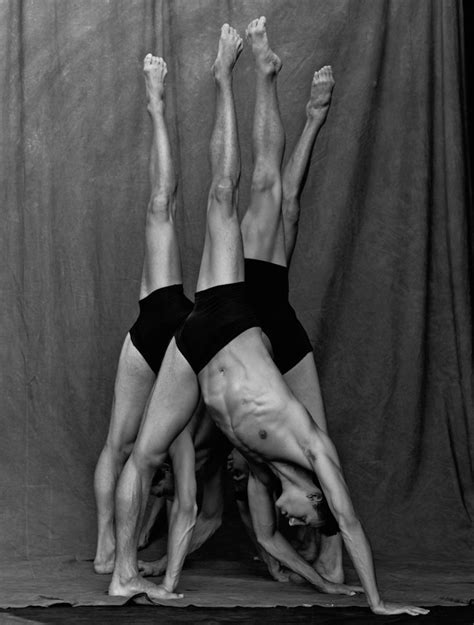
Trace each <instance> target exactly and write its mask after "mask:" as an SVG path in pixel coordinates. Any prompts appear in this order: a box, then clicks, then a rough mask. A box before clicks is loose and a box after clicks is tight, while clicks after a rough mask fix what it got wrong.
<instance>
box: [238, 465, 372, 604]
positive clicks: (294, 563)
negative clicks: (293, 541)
mask: <svg viewBox="0 0 474 625" xmlns="http://www.w3.org/2000/svg"><path fill="white" fill-rule="evenodd" d="M248 498H249V507H250V514H251V517H252V524H253V527H254V530H255V535H256V537H257V541H258V543H259V545H260V546H261V547H262V548H263V549H265V551H267V552H268V553H269V554H270V555H271V556H273V557H274V558H276V559H277V560H278V561H279V562H281V563H282V564H283V565H284V566H286V567H288V568H289V569H290V570H291V571H293V572H295V573H298V575H301V577H304V579H306V580H307V581H308V582H310V583H311V584H313V586H316V588H318V589H319V590H321V591H322V592H326V593H330V594H346V595H354V594H355V593H356V591H357V590H360V589H359V588H358V587H351V586H346V585H345V584H333V583H331V582H328V581H326V580H325V579H323V578H322V577H321V576H320V575H318V573H317V572H316V571H315V570H314V569H313V568H312V567H311V566H310V565H309V564H308V563H307V562H306V561H305V560H303V558H302V557H301V556H300V555H298V553H297V552H296V551H295V550H294V549H293V547H292V546H291V545H290V543H289V542H288V541H287V540H286V538H285V537H284V536H283V535H282V534H280V532H279V531H278V529H277V523H276V513H275V505H274V503H273V499H272V497H271V496H270V493H269V491H268V488H267V486H266V485H265V484H264V482H263V481H262V480H261V479H259V477H258V476H257V475H256V473H255V472H254V470H251V473H250V475H249V481H248Z"/></svg>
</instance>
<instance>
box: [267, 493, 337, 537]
mask: <svg viewBox="0 0 474 625" xmlns="http://www.w3.org/2000/svg"><path fill="white" fill-rule="evenodd" d="M323 501H324V498H323V495H322V493H321V491H320V490H319V489H318V488H317V487H316V486H315V487H314V488H313V489H311V491H310V492H307V491H306V490H301V489H300V488H297V487H295V486H291V487H286V488H284V489H283V492H282V494H281V496H280V497H279V498H278V499H277V501H276V503H275V505H276V506H277V508H278V509H279V510H280V512H281V514H282V515H283V516H284V517H286V518H287V519H288V524H289V525H311V526H312V527H321V526H322V525H324V523H325V522H326V519H325V518H324V516H323V513H322V511H321V510H320V508H321V507H322V506H321V504H322V503H323Z"/></svg>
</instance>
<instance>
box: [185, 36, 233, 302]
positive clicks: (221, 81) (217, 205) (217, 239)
mask: <svg viewBox="0 0 474 625" xmlns="http://www.w3.org/2000/svg"><path fill="white" fill-rule="evenodd" d="M241 50H242V39H241V38H240V37H239V35H238V34H237V32H236V31H235V29H233V28H231V27H230V26H229V25H228V24H224V26H223V27H222V30H221V37H220V40H219V51H218V53H217V58H216V61H215V63H214V66H213V73H214V79H215V83H216V113H215V123H214V129H213V132H212V136H211V142H210V159H211V171H212V181H211V188H210V191H209V199H208V204H207V228H206V237H205V241H204V250H203V253H202V260H201V268H200V271H199V278H198V282H197V290H198V291H202V290H204V289H208V288H210V287H213V286H217V285H220V284H230V283H232V282H240V281H242V280H243V279H244V261H243V252H242V240H241V235H240V228H239V222H238V218H237V186H238V182H239V177H240V154H239V143H238V135H237V121H236V117H235V108H234V96H233V93H232V69H233V67H234V64H235V62H236V60H237V58H238V56H239V54H240V52H241Z"/></svg>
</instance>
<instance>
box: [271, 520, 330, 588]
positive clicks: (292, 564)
mask: <svg viewBox="0 0 474 625" xmlns="http://www.w3.org/2000/svg"><path fill="white" fill-rule="evenodd" d="M259 544H260V545H261V547H262V548H263V549H265V550H266V551H267V552H268V553H269V554H270V555H271V556H273V557H274V558H275V559H276V560H278V561H279V562H280V563H281V564H283V565H284V566H286V567H287V568H288V569H290V570H291V571H293V572H294V573H298V575H301V577H303V578H304V579H306V580H307V581H308V582H310V584H312V585H313V586H315V587H316V588H318V589H319V590H321V591H322V592H326V591H327V589H328V582H326V581H325V580H324V579H323V578H322V577H321V576H320V575H318V573H317V572H316V571H315V570H314V569H313V567H311V566H310V565H309V564H308V563H307V562H305V560H303V558H301V556H299V555H298V553H297V552H296V551H295V550H294V549H293V547H292V546H291V545H290V544H289V543H288V541H287V540H286V539H285V538H284V537H283V536H282V535H281V534H280V532H275V533H274V534H273V536H272V537H271V538H266V539H264V540H259Z"/></svg>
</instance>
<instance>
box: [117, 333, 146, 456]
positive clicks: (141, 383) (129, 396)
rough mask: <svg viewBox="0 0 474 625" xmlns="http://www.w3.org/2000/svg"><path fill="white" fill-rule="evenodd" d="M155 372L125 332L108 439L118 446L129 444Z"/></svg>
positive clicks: (132, 439)
mask: <svg viewBox="0 0 474 625" xmlns="http://www.w3.org/2000/svg"><path fill="white" fill-rule="evenodd" d="M155 378H156V376H155V374H154V372H153V371H152V370H151V369H150V367H149V365H148V364H147V362H146V361H145V359H144V358H143V356H142V355H141V354H140V352H139V351H138V350H137V348H136V347H135V346H134V344H133V343H132V341H131V339H130V334H127V336H126V338H125V341H124V344H123V346H122V351H121V353H120V358H119V364H118V369H117V375H116V378H115V387H114V398H113V404H112V415H111V420H110V426H109V433H108V436H107V441H108V443H109V444H111V445H113V446H114V447H117V448H122V447H123V446H126V445H131V444H132V443H133V442H134V441H135V438H136V436H137V433H138V429H139V427H140V422H141V419H142V416H143V412H144V410H145V406H146V404H147V401H148V397H149V395H150V392H151V389H152V388H153V384H154V383H155Z"/></svg>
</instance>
